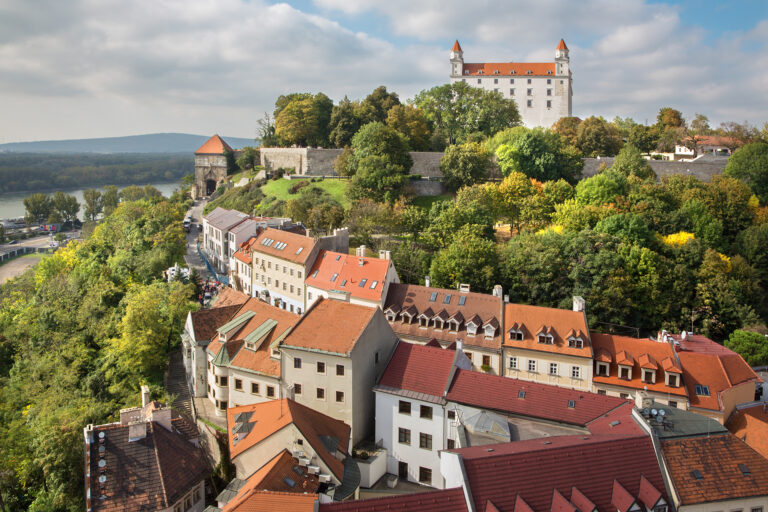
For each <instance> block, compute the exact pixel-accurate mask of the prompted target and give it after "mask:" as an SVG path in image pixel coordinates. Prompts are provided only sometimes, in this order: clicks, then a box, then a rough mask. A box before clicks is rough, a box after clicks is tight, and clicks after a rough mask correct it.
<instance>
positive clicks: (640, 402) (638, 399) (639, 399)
mask: <svg viewBox="0 0 768 512" xmlns="http://www.w3.org/2000/svg"><path fill="white" fill-rule="evenodd" d="M651 405H653V399H652V398H651V397H649V396H648V392H647V391H645V390H643V389H638V390H637V392H636V393H635V407H636V408H637V409H640V410H642V409H646V408H648V407H650V406H651Z"/></svg>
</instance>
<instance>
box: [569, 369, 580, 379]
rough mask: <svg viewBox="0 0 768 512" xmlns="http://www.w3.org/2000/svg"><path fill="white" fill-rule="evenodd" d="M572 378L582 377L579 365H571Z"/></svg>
mask: <svg viewBox="0 0 768 512" xmlns="http://www.w3.org/2000/svg"><path fill="white" fill-rule="evenodd" d="M571 378H573V379H580V378H581V368H580V367H578V366H572V367H571Z"/></svg>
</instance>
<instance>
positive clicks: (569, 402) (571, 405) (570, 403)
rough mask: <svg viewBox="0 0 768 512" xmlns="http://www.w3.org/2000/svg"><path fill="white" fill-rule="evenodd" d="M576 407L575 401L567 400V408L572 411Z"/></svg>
mask: <svg viewBox="0 0 768 512" xmlns="http://www.w3.org/2000/svg"><path fill="white" fill-rule="evenodd" d="M575 407H576V401H575V400H568V408H569V409H573V408H575Z"/></svg>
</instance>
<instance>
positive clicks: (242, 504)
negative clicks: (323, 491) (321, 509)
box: [223, 491, 318, 512]
mask: <svg viewBox="0 0 768 512" xmlns="http://www.w3.org/2000/svg"><path fill="white" fill-rule="evenodd" d="M317 501H318V498H317V496H316V495H315V494H302V493H295V492H273V491H251V492H249V493H248V494H247V495H244V496H243V497H242V498H241V499H239V500H238V499H237V498H235V499H234V500H232V501H230V502H229V503H227V505H226V506H225V507H224V509H223V511H225V512H264V511H265V510H268V511H269V512H314V511H315V506H316V503H317Z"/></svg>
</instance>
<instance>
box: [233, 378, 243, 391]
mask: <svg viewBox="0 0 768 512" xmlns="http://www.w3.org/2000/svg"><path fill="white" fill-rule="evenodd" d="M235 389H236V390H238V391H242V389H243V381H242V380H241V379H235Z"/></svg>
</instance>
